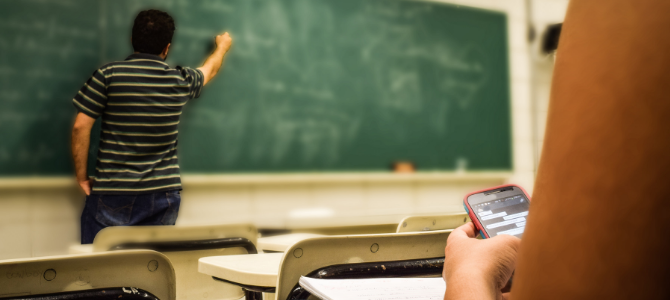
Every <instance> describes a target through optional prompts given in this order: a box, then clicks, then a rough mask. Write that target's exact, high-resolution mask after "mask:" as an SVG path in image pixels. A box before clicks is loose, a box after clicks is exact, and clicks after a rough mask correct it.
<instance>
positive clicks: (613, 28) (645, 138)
mask: <svg viewBox="0 0 670 300" xmlns="http://www.w3.org/2000/svg"><path fill="white" fill-rule="evenodd" d="M668 13H670V2H668V1H653V0H637V1H624V0H599V1H595V0H594V1H583V0H574V1H571V2H570V7H569V9H568V13H567V16H566V19H565V23H564V26H563V32H562V36H561V41H560V46H559V49H558V54H557V60H556V65H555V70H554V78H553V86H552V94H551V104H550V108H549V117H548V123H547V131H546V137H545V144H544V147H543V152H542V158H541V162H540V167H539V170H538V175H537V180H536V184H535V192H534V195H533V202H532V204H531V210H530V214H529V219H528V225H527V227H526V231H525V233H524V235H523V242H522V243H521V248H520V250H519V257H518V264H517V268H516V274H515V278H514V286H513V287H512V298H513V299H514V300H522V299H670V289H668V282H669V280H670V271H669V270H670V242H668V234H669V233H670V185H669V184H668V180H669V176H668V170H670V138H669V136H668V134H669V133H670V96H668V94H669V93H668V88H669V87H670V71H668V68H669V67H670V52H668V49H670V18H669V17H668Z"/></svg>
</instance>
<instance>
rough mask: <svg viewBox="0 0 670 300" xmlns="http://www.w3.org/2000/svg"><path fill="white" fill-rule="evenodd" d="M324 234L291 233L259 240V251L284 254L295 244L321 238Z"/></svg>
mask: <svg viewBox="0 0 670 300" xmlns="http://www.w3.org/2000/svg"><path fill="white" fill-rule="evenodd" d="M320 236H323V235H322V234H314V233H289V234H282V235H275V236H269V237H260V238H258V249H260V250H263V251H271V252H284V251H286V249H288V248H290V247H291V246H293V244H295V243H297V242H300V241H302V240H305V239H309V238H313V237H320Z"/></svg>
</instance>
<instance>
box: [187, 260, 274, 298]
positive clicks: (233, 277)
mask: <svg viewBox="0 0 670 300" xmlns="http://www.w3.org/2000/svg"><path fill="white" fill-rule="evenodd" d="M283 257H284V253H261V254H255V255H226V256H211V257H203V258H200V259H199V260H198V272H200V273H203V274H206V275H209V276H212V277H214V279H217V280H221V281H224V282H228V283H232V284H235V285H237V286H240V287H242V289H243V290H244V294H245V297H246V299H247V300H254V299H262V293H274V292H275V287H276V285H277V276H278V275H279V265H280V264H281V261H282V259H283Z"/></svg>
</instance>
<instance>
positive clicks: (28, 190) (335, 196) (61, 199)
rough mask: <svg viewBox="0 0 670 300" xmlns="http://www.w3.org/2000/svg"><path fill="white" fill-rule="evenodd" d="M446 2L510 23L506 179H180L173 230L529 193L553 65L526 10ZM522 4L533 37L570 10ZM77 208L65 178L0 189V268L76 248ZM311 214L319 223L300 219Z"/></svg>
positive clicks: (511, 3)
mask: <svg viewBox="0 0 670 300" xmlns="http://www.w3.org/2000/svg"><path fill="white" fill-rule="evenodd" d="M445 2H450V3H456V4H461V5H468V6H475V7H481V8H486V9H494V10H499V11H504V12H506V13H507V15H508V29H509V50H510V51H509V53H510V78H511V100H512V103H511V108H512V110H511V111H512V121H513V124H512V133H513V134H512V135H513V143H512V145H513V155H514V156H513V160H514V165H513V171H512V172H511V173H494V174H424V175H421V174H418V175H415V176H414V175H413V176H406V177H393V176H394V175H393V174H383V175H374V174H372V175H370V174H368V175H364V176H362V175H361V174H344V175H342V176H332V175H328V174H325V175H323V176H321V177H319V176H316V177H317V178H316V179H315V178H314V176H312V175H310V176H307V177H302V179H300V177H298V179H296V178H295V177H293V178H291V177H290V176H288V178H287V177H286V176H284V177H281V176H279V177H277V176H274V177H273V176H270V177H263V176H260V177H259V176H257V177H253V176H252V177H251V178H250V177H244V178H241V179H240V178H239V177H226V176H222V177H221V176H219V177H216V176H215V177H214V178H210V177H202V176H187V175H186V176H184V191H183V195H182V199H183V200H182V209H181V211H180V216H179V218H178V221H177V222H178V224H202V223H229V222H254V223H256V224H258V225H260V226H268V227H274V228H286V227H305V226H307V225H305V224H321V225H323V226H327V225H333V224H337V223H340V224H345V225H346V224H356V223H359V224H360V223H361V222H365V221H368V222H371V223H374V222H392V221H394V220H397V221H399V220H400V218H402V216H404V215H408V214H438V213H448V212H455V211H462V206H461V201H462V197H463V195H464V194H465V193H467V192H469V191H472V190H475V189H480V188H485V187H490V186H493V185H497V184H501V183H504V182H513V183H517V184H521V185H522V186H524V187H526V188H527V190H528V191H529V192H531V193H532V188H533V182H534V175H535V169H536V161H537V157H536V155H537V153H539V152H537V151H538V149H539V147H540V145H541V143H542V140H543V136H544V122H545V120H546V110H547V108H546V107H547V103H548V94H549V83H550V80H551V71H552V65H551V63H547V62H546V61H543V60H535V59H534V58H533V57H532V54H533V52H532V51H533V48H532V47H530V46H529V44H528V41H527V38H526V37H527V24H528V22H529V20H528V17H527V12H526V8H527V2H526V1H524V0H454V1H445ZM528 3H530V4H531V7H532V9H531V18H530V19H531V21H532V22H533V24H535V25H536V28H538V29H541V28H544V27H543V26H544V25H546V24H548V23H558V22H561V20H562V18H563V15H564V14H565V7H566V6H567V0H532V1H529V2H528ZM534 128H537V129H538V130H534ZM319 178H320V179H319ZM83 199H84V198H83V196H82V195H81V194H80V193H79V191H78V190H77V189H76V187H75V186H74V183H73V182H72V179H71V178H53V179H46V180H45V179H43V178H37V179H28V180H27V179H10V180H0V259H8V258H18V257H29V256H43V255H55V254H64V253H67V247H68V246H69V245H70V244H73V243H76V242H78V241H79V216H80V214H81V209H82V207H83ZM310 214H312V215H315V216H319V217H316V218H313V219H310V218H309V217H305V216H309V215H310ZM292 215H293V216H292ZM397 221H396V222H397Z"/></svg>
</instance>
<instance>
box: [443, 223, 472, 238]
mask: <svg viewBox="0 0 670 300" xmlns="http://www.w3.org/2000/svg"><path fill="white" fill-rule="evenodd" d="M475 236H477V233H476V230H475V224H474V223H472V222H468V223H465V224H463V225H461V226H459V227H458V228H456V229H454V231H452V232H451V234H449V239H450V240H453V239H469V238H474V237H475Z"/></svg>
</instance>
